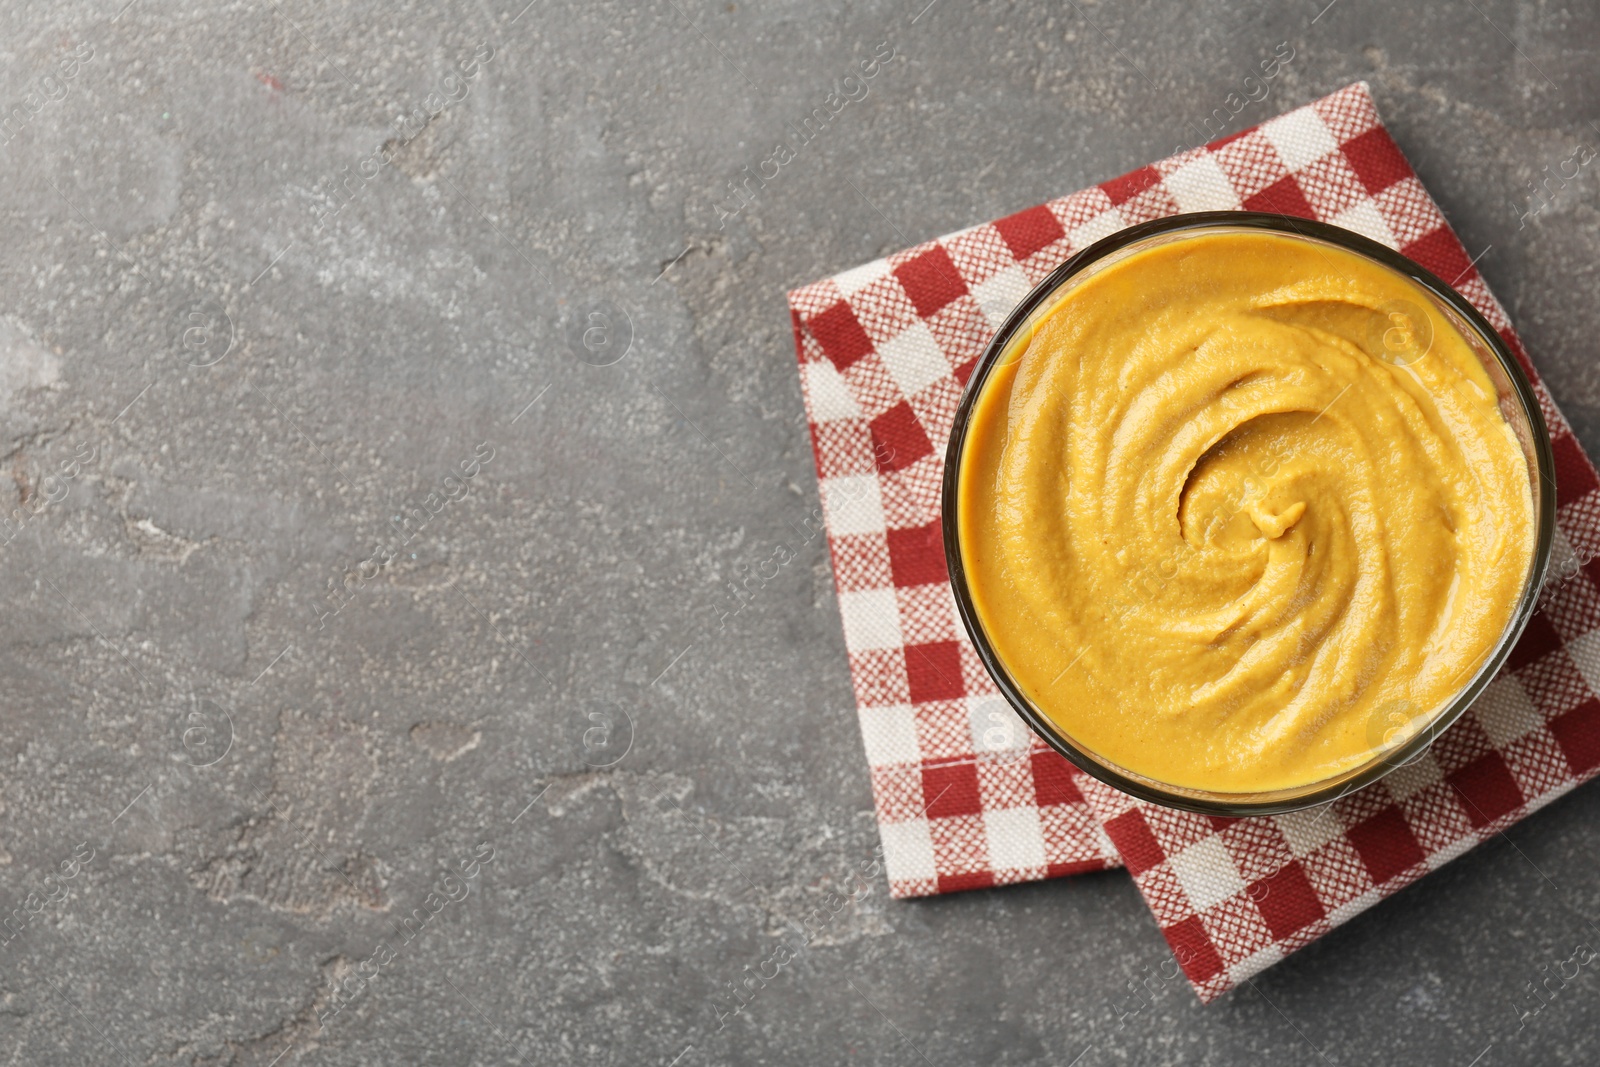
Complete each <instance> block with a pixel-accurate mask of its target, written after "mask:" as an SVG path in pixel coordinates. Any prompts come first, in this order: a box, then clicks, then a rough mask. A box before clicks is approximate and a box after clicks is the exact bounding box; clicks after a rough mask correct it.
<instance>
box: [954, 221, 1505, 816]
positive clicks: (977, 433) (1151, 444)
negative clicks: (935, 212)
mask: <svg viewBox="0 0 1600 1067" xmlns="http://www.w3.org/2000/svg"><path fill="white" fill-rule="evenodd" d="M1396 309H1401V310H1400V311H1397V310H1396ZM1425 309H1427V310H1425ZM959 486H960V487H959V496H958V520H959V522H960V531H961V542H962V561H963V565H964V568H965V570H966V571H967V574H968V582H969V584H970V587H971V590H972V596H973V601H974V605H975V607H976V610H977V613H978V616H979V618H980V620H981V621H982V624H983V627H984V630H985V632H986V633H987V635H988V636H989V638H990V641H991V643H992V644H993V646H994V648H995V650H996V653H997V655H998V656H999V657H1000V659H1001V660H1002V661H1003V662H1004V663H1005V665H1006V667H1007V669H1008V670H1009V671H1010V672H1011V674H1012V676H1013V677H1014V678H1015V679H1016V680H1017V682H1018V684H1019V685H1020V686H1021V687H1022V689H1023V690H1024V692H1026V693H1027V695H1028V696H1029V697H1030V698H1031V699H1032V700H1033V702H1034V703H1035V704H1036V705H1037V706H1038V707H1039V709H1040V710H1041V711H1043V712H1044V713H1045V714H1046V715H1047V716H1049V717H1050V718H1051V719H1052V720H1054V721H1055V722H1056V723H1058V724H1059V725H1060V726H1061V727H1062V729H1063V730H1065V731H1066V732H1067V733H1068V734H1069V735H1070V736H1071V737H1073V738H1074V740H1076V741H1077V742H1078V743H1079V744H1080V745H1082V746H1084V747H1086V748H1088V749H1089V750H1090V751H1092V752H1095V753H1097V754H1098V755H1100V756H1101V757H1102V758H1104V759H1107V760H1109V761H1110V762H1112V763H1113V764H1116V765H1118V766H1120V767H1122V768H1124V769H1126V770H1129V771H1133V772H1134V773H1136V774H1140V775H1143V776H1145V777H1147V778H1150V779H1154V780H1155V781H1158V782H1163V783H1167V784H1170V785H1178V786H1184V787H1188V788H1194V789H1204V790H1211V791H1216V792H1229V793H1251V792H1260V791H1266V790H1272V789H1281V788H1290V787H1293V786H1299V785H1305V784H1308V783H1312V782H1316V781H1319V780H1322V779H1324V778H1327V777H1329V776H1331V775H1333V774H1336V773H1339V772H1340V771H1343V770H1346V769H1348V768H1350V767H1353V766H1356V765H1358V764H1360V763H1363V762H1365V761H1366V760H1367V759H1369V758H1371V756H1372V755H1373V753H1374V752H1375V751H1376V750H1378V749H1379V748H1381V747H1382V746H1384V745H1385V744H1386V743H1393V741H1394V740H1395V738H1396V736H1397V733H1398V734H1400V735H1404V734H1406V733H1407V732H1408V731H1411V730H1414V729H1416V728H1417V727H1418V726H1419V725H1421V724H1422V723H1424V722H1425V721H1426V720H1427V719H1428V718H1430V717H1431V716H1432V714H1433V713H1435V712H1437V711H1438V710H1440V709H1442V708H1443V707H1444V706H1445V705H1446V704H1447V703H1448V702H1449V701H1450V699H1451V698H1452V697H1453V696H1454V695H1455V694H1456V693H1457V692H1458V691H1459V690H1460V689H1461V688H1462V686H1463V685H1465V683H1466V682H1467V681H1468V680H1469V679H1470V678H1471V677H1472V676H1473V675H1474V674H1475V673H1476V672H1477V669H1478V668H1479V667H1480V666H1481V665H1482V664H1483V663H1484V661H1485V660H1486V658H1487V657H1488V656H1489V654H1490V652H1491V651H1492V650H1493V648H1494V646H1495V645H1496V643H1497V642H1498V640H1499V638H1500V636H1501V634H1502V632H1503V631H1504V629H1505V627H1506V625H1507V623H1508V620H1509V619H1510V616H1511V614H1512V612H1513V610H1514V609H1515V606H1516V604H1517V601H1518V599H1519V596H1520V594H1521V591H1522V588H1523V585H1524V583H1525V581H1526V579H1527V575H1528V570H1529V567H1530V565H1531V560H1532V554H1533V546H1534V518H1533V503H1532V494H1531V492H1530V486H1529V481H1528V464H1527V461H1526V459H1525V458H1524V452H1523V450H1522V448H1521V446H1520V445H1519V443H1518V441H1517V439H1516V436H1515V435H1514V433H1513V432H1512V430H1511V427H1510V426H1509V425H1508V424H1507V422H1506V420H1505V418H1504V417H1503V415H1502V414H1501V412H1500V409H1499V407H1498V401H1497V396H1496V392H1495V388H1494V386H1493V383H1492V382H1491V380H1490V378H1489V377H1488V375H1487V374H1486V373H1485V371H1484V369H1483V367H1482V365H1481V364H1480V362H1479V360H1478V358H1477V357H1476V356H1475V355H1474V351H1473V349H1472V347H1471V345H1470V343H1469V342H1468V341H1467V339H1466V338H1464V337H1463V336H1462V335H1461V334H1460V333H1459V332H1458V331H1457V329H1456V327H1455V326H1453V325H1452V324H1451V323H1449V322H1448V321H1447V320H1446V319H1445V317H1444V316H1443V315H1441V314H1440V313H1439V312H1438V311H1437V310H1436V309H1435V308H1434V305H1433V304H1431V302H1430V300H1429V298H1428V297H1427V296H1426V295H1425V294H1424V293H1423V291H1422V290H1421V289H1420V288H1419V287H1417V286H1415V285H1414V283H1412V282H1411V281H1409V280H1408V279H1406V278H1404V277H1402V276H1401V275H1399V274H1397V273H1395V272H1393V271H1390V270H1389V269H1387V268H1385V267H1383V266H1380V265H1378V264H1376V263H1373V262H1371V261H1369V260H1366V259H1364V258H1361V257H1359V256H1357V255H1355V254H1353V253H1349V252H1345V251H1342V250H1339V249H1336V248H1332V247H1329V246H1325V245H1320V244H1314V243H1312V242H1310V241H1305V240H1300V239H1296V238H1292V237H1288V236H1284V235H1275V234H1268V233H1251V232H1228V233H1212V234H1206V235H1199V236H1192V237H1187V238H1183V239H1180V240H1177V241H1174V242H1172V243H1168V244H1165V245H1160V246H1157V247H1154V248H1150V249H1147V250H1144V251H1140V252H1136V253H1134V254H1133V255H1131V256H1129V257H1128V258H1126V259H1124V260H1122V261H1120V262H1117V263H1114V264H1111V265H1109V266H1106V267H1104V268H1102V269H1101V270H1100V271H1099V272H1098V273H1095V274H1093V275H1092V276H1090V277H1088V278H1087V279H1086V280H1083V281H1081V282H1080V283H1079V284H1077V285H1076V286H1075V287H1074V288H1072V289H1071V290H1070V291H1069V292H1068V293H1067V294H1066V295H1065V296H1064V297H1063V298H1061V300H1060V303H1059V304H1058V305H1057V306H1055V307H1054V308H1053V309H1052V310H1051V311H1050V312H1049V314H1048V316H1047V317H1046V318H1045V319H1044V320H1042V321H1041V322H1040V323H1039V324H1038V326H1037V328H1036V329H1035V330H1034V331H1032V334H1031V337H1029V338H1027V339H1024V340H1022V341H1020V342H1019V343H1018V344H1017V345H1016V346H1014V348H1013V350H1012V352H1010V353H1008V354H1007V357H1006V360H1005V362H1004V363H1003V365H1001V366H997V367H996V368H995V369H994V370H993V371H992V372H991V373H990V375H989V377H988V379H987V380H986V382H985V384H984V389H983V393H982V394H981V395H980V396H979V397H978V398H977V401H976V403H975V406H974V409H973V412H972V418H971V422H970V424H969V428H968V431H967V438H966V442H965V449H964V453H963V459H962V469H961V478H960V483H959Z"/></svg>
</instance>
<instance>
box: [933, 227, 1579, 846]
mask: <svg viewBox="0 0 1600 1067" xmlns="http://www.w3.org/2000/svg"><path fill="white" fill-rule="evenodd" d="M1263 230H1264V231H1270V232H1272V233H1277V234H1283V235H1285V236H1289V237H1295V238H1299V239H1301V240H1304V241H1308V242H1312V243H1322V244H1326V245H1332V246H1334V247H1337V248H1340V249H1343V250H1345V251H1346V252H1351V253H1354V254H1356V255H1358V256H1361V257H1363V258H1365V259H1367V260H1370V261H1372V262H1373V263H1375V264H1377V265H1378V266H1381V267H1386V268H1388V269H1389V270H1390V271H1392V272H1395V273H1398V274H1400V275H1403V276H1404V277H1406V278H1408V279H1410V280H1411V281H1412V282H1414V283H1415V284H1416V285H1417V286H1418V287H1420V289H1421V293H1422V295H1423V296H1424V299H1426V300H1428V301H1429V302H1430V304H1431V308H1430V309H1429V310H1431V311H1432V313H1433V314H1435V315H1437V316H1439V317H1440V319H1442V320H1443V321H1445V322H1448V323H1450V324H1451V325H1452V326H1454V328H1455V329H1456V331H1457V332H1458V333H1459V334H1460V335H1461V336H1462V337H1463V338H1465V339H1466V340H1467V341H1468V343H1469V347H1471V348H1472V349H1473V351H1474V352H1475V354H1476V355H1477V357H1478V359H1479V361H1480V362H1481V363H1482V364H1483V367H1484V369H1485V371H1486V372H1487V373H1488V375H1489V378H1490V380H1491V381H1492V382H1493V383H1494V385H1495V389H1496V392H1497V394H1498V397H1499V407H1500V411H1501V413H1502V414H1503V415H1504V417H1505V419H1506V421H1507V422H1508V423H1509V424H1510V426H1511V429H1512V432H1513V433H1514V434H1515V435H1516V438H1517V440H1518V442H1519V443H1520V444H1521V446H1522V451H1523V456H1524V458H1525V459H1526V460H1527V463H1528V481H1529V485H1530V487H1531V489H1532V493H1533V516H1534V524H1535V531H1534V550H1533V554H1532V559H1531V562H1530V565H1529V568H1528V574H1527V576H1526V578H1525V580H1524V581H1523V584H1522V591H1521V594H1520V597H1519V599H1518V602H1517V604H1516V607H1515V609H1514V610H1513V611H1512V613H1511V616H1510V620H1509V621H1508V622H1507V624H1506V627H1505V630H1504V631H1503V632H1502V633H1501V635H1500V638H1499V640H1498V641H1497V642H1496V643H1495V645H1494V646H1493V648H1492V649H1491V650H1490V652H1489V654H1488V656H1487V658H1485V659H1484V661H1483V662H1482V664H1481V665H1480V666H1479V668H1478V669H1477V671H1476V672H1475V673H1474V674H1473V675H1472V676H1471V677H1470V678H1469V679H1468V680H1467V681H1466V683H1465V684H1463V685H1462V686H1461V688H1460V689H1459V690H1458V691H1457V692H1456V694H1455V696H1454V697H1452V698H1451V699H1450V700H1449V702H1448V703H1446V704H1445V705H1444V706H1442V707H1440V708H1439V709H1437V710H1436V711H1435V712H1434V713H1433V714H1432V715H1431V716H1418V717H1416V719H1414V720H1412V723H1414V724H1416V726H1415V729H1414V731H1413V732H1411V733H1409V734H1408V735H1406V736H1404V737H1403V738H1401V739H1395V740H1394V741H1393V742H1392V743H1389V738H1388V737H1387V736H1386V737H1385V739H1384V741H1385V743H1384V744H1382V745H1375V746H1374V749H1375V750H1374V753H1373V755H1372V757H1371V758H1370V759H1368V760H1367V761H1366V762H1364V763H1361V764H1358V765H1356V766H1354V767H1351V768H1349V769H1347V770H1345V771H1342V772H1340V773H1339V774H1336V775H1334V776H1333V777H1331V778H1326V779H1322V780H1320V781H1315V782H1309V783H1307V784H1305V785H1299V786H1293V787H1288V788H1282V789H1274V790H1270V791H1266V792H1253V793H1222V792H1211V791H1208V790H1204V789H1195V788H1190V787H1186V786H1179V785H1174V784H1171V783H1165V782H1160V781H1156V780H1154V779H1151V778H1148V777H1146V776H1144V775H1141V774H1138V773H1135V772H1133V771H1131V770H1128V769H1127V768H1124V767H1120V766H1118V765H1116V764H1115V763H1112V762H1111V761H1109V760H1107V759H1105V758H1104V757H1102V756H1100V755H1098V754H1096V753H1095V752H1093V751H1092V750H1090V749H1089V748H1088V747H1087V746H1085V745H1083V744H1080V743H1079V742H1077V741H1076V740H1075V739H1074V738H1073V737H1072V736H1071V735H1070V734H1068V733H1067V732H1066V730H1065V729H1064V728H1063V727H1061V726H1060V725H1059V724H1057V723H1056V722H1055V721H1054V720H1052V719H1051V718H1050V717H1049V716H1047V715H1046V714H1045V713H1044V712H1043V711H1042V710H1040V708H1039V707H1037V706H1036V705H1035V704H1034V703H1033V701H1032V700H1030V699H1029V698H1028V696H1027V695H1026V694H1025V693H1024V692H1023V689H1022V687H1021V686H1020V685H1019V684H1018V683H1017V681H1016V680H1015V679H1014V678H1013V677H1012V675H1011V674H1010V672H1009V671H1008V670H1007V668H1006V666H1005V663H1004V662H1003V661H1002V660H1001V658H1000V656H999V655H998V653H997V652H996V650H995V647H994V644H993V642H992V641H991V640H990V638H989V635H988V634H987V633H986V632H985V630H984V626H983V623H982V621H981V619H980V617H979V615H978V612H977V610H976V607H975V605H974V603H973V598H972V592H971V588H970V586H969V584H968V577H967V572H966V568H965V566H964V564H963V560H962V550H961V529H960V527H961V524H960V522H959V521H958V514H957V509H958V507H959V502H960V499H961V496H960V492H959V490H960V480H961V468H962V452H963V448H964V446H965V443H966V438H967V432H968V427H969V423H970V421H971V417H972V413H973V409H974V407H975V404H976V401H977V399H978V397H979V396H980V395H981V394H982V392H983V390H984V387H985V383H986V382H987V381H988V379H989V377H990V372H991V371H993V369H994V368H995V367H996V366H998V365H1000V364H1001V363H1003V362H1004V361H1005V359H1006V358H1007V356H1008V355H1010V354H1019V353H1020V352H1021V351H1022V350H1023V349H1025V348H1026V346H1027V345H1028V344H1029V343H1030V342H1031V340H1032V337H1033V334H1034V331H1035V330H1036V328H1037V327H1038V326H1039V324H1040V323H1042V322H1043V321H1044V319H1045V318H1046V317H1047V316H1048V315H1049V314H1050V313H1051V312H1052V311H1053V310H1054V309H1055V307H1056V305H1057V304H1058V303H1059V301H1060V299H1061V298H1062V297H1064V296H1065V295H1066V294H1067V293H1068V292H1070V291H1071V290H1072V289H1073V288H1074V287H1075V286H1076V285H1078V284H1079V283H1081V282H1082V281H1083V280H1084V279H1086V278H1088V277H1090V276H1092V275H1093V274H1094V273H1096V272H1097V271H1099V270H1101V269H1103V268H1105V267H1107V266H1109V265H1110V264H1113V263H1116V262H1118V261H1120V260H1122V259H1124V258H1126V257H1128V256H1130V255H1132V254H1134V253H1136V252H1140V251H1143V250H1144V249H1147V248H1151V247H1153V246H1155V245H1159V244H1163V243H1166V242H1172V241H1181V240H1184V239H1186V238H1190V237H1195V236H1200V235H1202V234H1209V233H1228V232H1241V231H1263ZM1413 310H1421V309H1413ZM1402 337H1404V338H1405V339H1406V340H1407V341H1411V342H1412V343H1414V339H1412V338H1411V337H1410V336H1409V335H1402ZM1384 343H1385V344H1387V343H1388V338H1387V335H1386V336H1385V341H1384ZM1403 361H1404V360H1402V362H1403ZM942 503H943V508H942V511H943V515H942V525H943V533H944V547H945V560H946V563H947V564H948V567H949V572H950V585H951V588H952V589H953V591H954V593H955V599H956V605H957V608H958V609H959V611H960V613H961V619H962V622H963V623H964V624H965V625H966V628H967V633H968V634H969V635H970V636H971V638H972V643H973V645H974V646H975V647H976V648H977V651H978V656H979V658H980V659H981V660H982V661H983V665H984V667H985V668H986V669H987V670H988V672H989V674H990V676H991V677H993V678H994V681H995V684H996V685H997V686H999V688H1000V692H1001V693H1002V694H1003V695H1004V696H1005V698H1006V700H1007V702H1009V703H1010V705H1011V706H1012V708H1014V709H1015V710H1016V712H1017V713H1018V714H1019V715H1021V716H1022V718H1023V720H1024V721H1025V722H1027V723H1028V725H1029V726H1030V727H1031V728H1032V729H1033V731H1034V732H1035V733H1037V734H1038V735H1039V736H1040V737H1041V738H1042V739H1043V740H1044V741H1045V742H1046V743H1047V744H1049V745H1050V746H1051V747H1052V748H1054V749H1055V750H1056V751H1057V752H1060V753H1061V754H1062V755H1063V756H1065V757H1066V758H1067V759H1069V760H1071V761H1072V762H1073V763H1074V764H1076V765H1077V766H1078V767H1080V768H1081V769H1083V770H1084V771H1085V772H1086V773H1088V774H1091V775H1093V776H1094V777H1096V778H1098V779H1100V780H1101V781H1102V782H1106V783H1107V784H1109V785H1112V786H1115V787H1116V788H1118V789H1120V790H1122V791H1123V792H1125V793H1129V794H1131V795H1133V796H1136V797H1139V798H1140V799H1143V800H1148V801H1151V802H1153V803H1156V804H1161V805H1165V806H1167V807H1171V808H1180V809H1183V810H1186V811H1194V812H1200V813H1202V814H1207V815H1220V816H1232V817H1241V816H1252V815H1272V814H1279V813H1282V812H1288V811H1298V810H1302V809H1305V808H1311V807H1315V806H1317V805H1319V804H1324V803H1327V802H1329V801H1331V800H1334V799H1336V798H1338V797H1340V796H1343V795H1345V794H1348V793H1351V792H1354V791H1355V790H1357V789H1359V788H1361V787H1362V786H1365V785H1367V784H1369V783H1371V782H1374V781H1376V780H1377V779H1379V778H1381V777H1382V776H1383V775H1385V774H1387V773H1389V772H1390V771H1392V770H1394V769H1395V768H1397V767H1401V766H1404V765H1405V764H1407V763H1410V762H1412V761H1414V760H1415V759H1417V758H1419V757H1420V756H1421V755H1422V754H1423V753H1424V752H1425V751H1426V749H1427V747H1428V746H1429V745H1431V744H1432V743H1433V741H1434V739H1435V738H1437V737H1438V736H1439V735H1440V734H1442V733H1443V732H1444V731H1445V730H1447V729H1449V728H1450V726H1451V725H1452V724H1454V723H1455V721H1456V720H1457V719H1458V718H1460V717H1461V714H1462V713H1463V712H1464V711H1466V710H1467V708H1468V707H1469V706H1470V705H1471V704H1472V702H1473V700H1475V699H1476V698H1477V696H1478V694H1479V693H1481V692H1482V691H1483V689H1484V687H1485V686H1487V685H1488V684H1489V682H1490V681H1491V680H1493V678H1494V676H1495V673H1496V672H1497V671H1499V669H1500V667H1501V666H1502V664H1504V663H1505V660H1506V657H1507V656H1508V655H1509V654H1510V652H1511V649H1512V646H1514V645H1515V644H1516V641H1517V638H1518V637H1520V636H1521V635H1522V631H1523V629H1524V627H1526V626H1527V623H1528V620H1529V618H1531V617H1532V615H1533V613H1534V610H1535V609H1536V607H1537V604H1538V596H1539V591H1540V589H1541V587H1542V585H1543V580H1544V575H1545V571H1546V568H1547V567H1548V565H1549V560H1550V549H1551V540H1552V537H1553V534H1554V529H1555V465H1554V461H1553V459H1552V455H1551V450H1550V435H1549V431H1548V429H1547V428H1546V426H1545V422H1544V416H1543V415H1542V414H1541V412H1540V410H1539V403H1538V400H1537V399H1536V398H1535V396H1534V393H1533V387H1532V386H1531V385H1530V384H1529V382H1528V378H1527V375H1525V374H1524V373H1523V371H1522V368H1521V366H1519V365H1518V363H1517V360H1516V357H1515V356H1513V355H1512V353H1511V351H1510V349H1509V348H1507V347H1506V344H1505V342H1504V341H1502V340H1501V339H1500V336H1499V334H1497V333H1496V332H1495V330H1494V328H1493V327H1492V326H1490V325H1489V323H1488V321H1487V320H1485V319H1484V317H1483V316H1482V315H1481V314H1480V313H1479V312H1478V311H1477V309H1475V308H1474V307H1473V306H1472V305H1471V304H1469V303H1468V302H1467V301H1466V300H1465V299H1464V298H1463V297H1462V296H1461V295H1460V294H1459V293H1457V292H1456V291H1455V290H1454V289H1452V288H1451V287H1450V286H1449V285H1448V284H1446V283H1445V282H1444V281H1443V280H1442V279H1440V278H1439V277H1438V276H1436V275H1434V274H1433V273H1431V272H1430V271H1428V270H1426V269H1424V268H1423V267H1421V266H1419V265H1417V264H1416V263H1413V262H1412V261H1411V260H1409V259H1407V258H1406V257H1404V256H1402V255H1400V254H1399V253H1398V252H1395V251H1393V250H1392V249H1389V248H1386V247H1384V246H1383V245H1380V244H1378V243H1377V242H1375V241H1372V240H1369V239H1368V238H1366V237H1362V236H1361V235H1360V234H1356V233H1352V232H1350V231H1348V230H1344V229H1340V228H1339V227H1337V226H1330V225H1328V224H1326V223H1321V222H1313V221H1310V220H1307V219H1299V218H1291V217H1288V216H1284V215H1269V214H1263V213H1258V212H1234V211H1206V212H1197V213H1192V214H1184V215H1172V216H1168V217H1167V218H1162V219H1157V220H1155V221H1154V222H1147V223H1144V224H1142V225H1139V226H1133V227H1130V228H1128V229H1125V230H1122V231H1120V232H1118V233H1115V234H1113V235H1111V236H1110V237H1107V238H1105V239H1104V240H1101V241H1097V242H1096V243H1095V244H1093V245H1091V246H1089V247H1088V248H1086V249H1084V250H1083V251H1081V252H1079V253H1078V254H1077V255H1074V256H1073V257H1072V258H1071V259H1069V260H1067V261H1066V262H1065V263H1063V264H1061V266H1059V267H1057V268H1056V269H1055V270H1054V271H1052V272H1051V273H1050V275H1049V276H1048V277H1046V278H1045V279H1044V281H1042V282H1040V283H1039V285H1037V286H1036V287H1034V289H1033V291H1032V292H1030V293H1029V294H1028V295H1027V296H1026V297H1025V298H1024V299H1023V301H1022V302H1021V303H1020V304H1018V305H1017V307H1016V309H1015V310H1013V311H1012V312H1011V314H1010V315H1009V316H1008V317H1007V318H1006V321H1005V323H1004V324H1003V325H1002V326H1001V327H1000V329H999V331H998V332H997V333H996V334H995V336H994V338H993V339H992V340H991V341H990V342H989V345H988V347H987V348H985V349H984V352H983V355H982V356H981V357H980V358H979V360H978V363H977V365H976V367H975V368H974V369H973V373H972V376H971V378H970V379H969V380H968V382H967V386H966V390H965V392H964V393H963V394H962V397H961V403H960V405H959V406H958V407H957V408H956V415H955V423H954V425H953V426H952V428H951V431H950V444H949V447H948V449H947V450H946V453H945V468H944V487H943V501H942Z"/></svg>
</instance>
